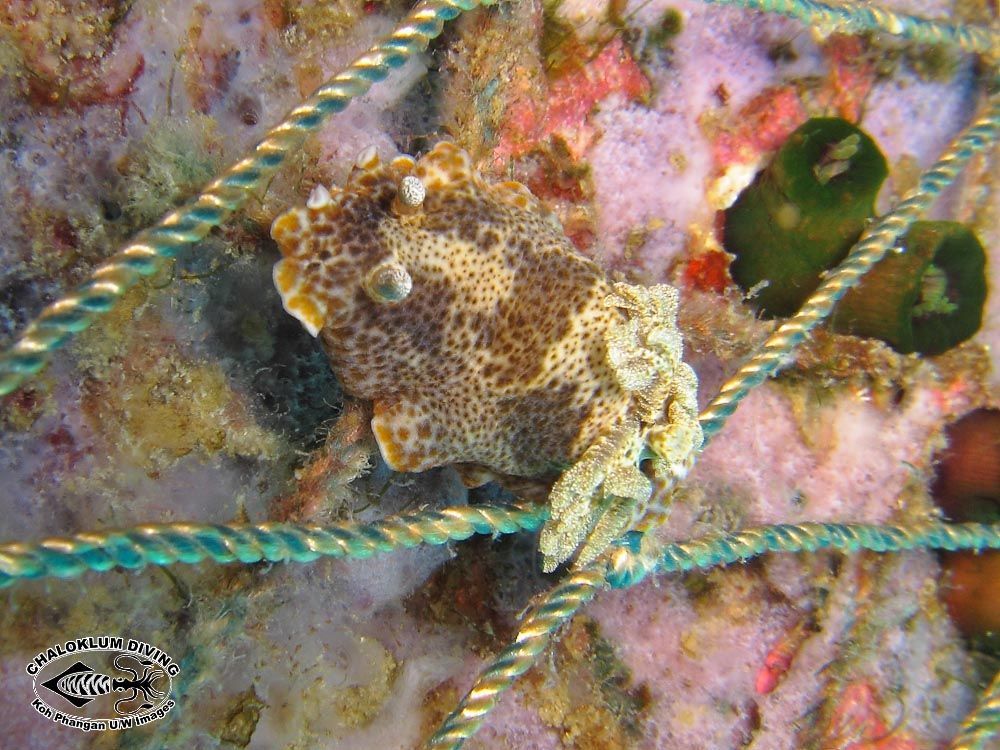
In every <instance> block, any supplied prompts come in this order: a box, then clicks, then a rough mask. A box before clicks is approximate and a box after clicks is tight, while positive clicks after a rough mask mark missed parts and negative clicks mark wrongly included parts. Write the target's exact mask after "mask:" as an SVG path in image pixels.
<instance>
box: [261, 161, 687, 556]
mask: <svg viewBox="0 0 1000 750" xmlns="http://www.w3.org/2000/svg"><path fill="white" fill-rule="evenodd" d="M271 235H272V237H273V238H274V239H275V241H276V242H277V244H278V247H279V249H280V250H281V253H282V256H283V257H282V259H281V260H280V261H278V263H277V264H276V265H275V267H274V282H275V285H276V286H277V288H278V291H279V292H280V294H281V299H282V302H283V304H284V306H285V309H286V310H287V311H288V312H289V313H290V314H292V315H293V316H295V317H296V318H297V319H298V320H299V321H301V322H302V324H303V325H304V326H305V328H306V329H307V330H308V331H309V332H310V333H311V334H312V335H313V336H318V337H319V338H320V340H321V341H322V344H323V346H324V348H325V350H326V352H327V354H328V356H329V358H330V362H331V366H332V367H333V369H334V371H335V372H336V373H337V375H338V377H339V378H340V380H341V382H342V384H343V387H344V390H345V391H346V392H348V393H350V394H351V395H353V396H356V397H359V398H362V399H365V400H369V401H371V402H372V404H373V414H374V416H373V419H372V430H373V432H374V435H375V439H376V442H377V443H378V447H379V450H380V452H381V453H382V456H383V458H384V459H385V461H386V463H387V464H388V465H389V467H390V468H392V469H394V470H397V471H407V472H413V471H423V470H425V469H429V468H432V467H435V466H442V465H446V464H455V465H459V466H460V467H465V468H466V469H476V468H483V469H486V470H488V471H489V472H495V473H496V474H498V475H508V476H514V477H546V476H555V475H557V474H558V473H559V472H563V470H565V469H568V470H567V471H565V472H563V473H562V476H561V478H560V479H558V480H557V481H556V483H555V486H554V487H553V490H552V493H551V495H550V502H551V506H552V507H551V514H550V519H549V521H548V522H547V523H546V527H545V529H543V533H542V539H541V548H542V552H543V554H544V556H545V567H546V569H552V568H554V567H555V566H556V565H558V564H559V563H560V562H562V561H564V560H566V559H568V558H569V557H570V556H571V555H572V554H573V552H574V551H575V550H577V548H578V547H580V545H581V543H583V549H582V551H581V554H582V555H585V556H586V558H587V559H591V558H593V557H594V556H596V555H597V554H599V553H600V552H601V551H602V550H603V548H604V547H605V546H606V545H607V543H609V542H610V541H611V540H612V539H613V538H615V537H616V536H618V535H620V533H621V532H622V531H624V530H625V528H626V527H627V526H628V524H629V523H630V522H631V520H632V519H633V518H634V516H635V514H636V513H638V512H641V510H642V509H643V508H644V507H645V504H646V502H648V499H649V497H650V494H651V491H652V487H653V484H652V482H651V480H650V479H649V478H647V476H646V473H645V472H650V473H652V474H653V475H655V476H654V478H656V476H665V477H667V478H668V479H670V478H675V477H678V476H681V475H683V473H684V472H685V471H686V470H687V467H688V466H689V465H690V462H691V460H692V458H693V455H694V453H695V451H696V450H697V448H698V447H699V446H700V444H701V431H700V428H699V427H698V422H697V405H696V401H695V391H696V387H697V383H696V380H695V375H694V372H693V371H692V370H691V368H690V367H689V366H688V365H686V364H685V363H684V362H683V361H682V359H681V350H682V342H681V336H680V334H679V332H678V330H677V325H676V308H677V293H676V291H675V290H674V289H672V288H671V287H668V286H665V285H661V286H655V287H650V288H648V289H647V288H641V287H632V286H629V285H626V284H613V283H611V282H610V281H609V280H608V279H607V278H606V276H605V274H604V273H603V272H602V270H601V269H600V267H599V266H597V264H596V263H594V262H593V261H591V260H589V259H587V258H584V257H583V256H581V255H579V254H578V253H577V252H576V251H575V250H574V249H573V247H572V245H571V244H570V242H569V241H568V240H567V238H566V237H565V235H564V233H563V230H562V227H561V225H560V224H559V221H558V219H556V218H555V216H554V215H553V214H551V213H550V212H548V211H547V210H546V209H545V208H544V207H543V206H542V204H541V203H540V202H539V201H538V199H536V198H535V197H534V196H533V195H532V194H531V192H530V191H529V190H528V189H527V188H526V187H524V186H523V185H521V184H519V183H516V182H501V183H491V182H488V181H487V180H485V179H484V178H483V177H482V176H481V175H480V174H479V173H478V172H476V170H475V169H473V166H472V162H471V158H470V157H469V155H468V154H466V153H465V152H464V151H462V150H461V149H460V148H458V147H457V146H455V145H454V144H451V143H447V142H445V143H440V144H438V145H437V146H436V147H435V148H434V149H432V150H431V151H430V152H429V153H428V154H426V155H425V156H423V157H422V158H421V159H420V160H419V161H415V160H413V159H411V158H409V157H406V156H403V157H398V158H396V159H394V160H392V161H391V162H388V163H383V162H382V161H380V160H379V158H378V156H377V155H376V153H375V152H374V150H371V149H369V150H367V151H366V152H364V153H363V154H362V155H361V156H360V157H359V158H358V162H357V165H356V167H355V169H354V171H353V172H352V174H351V176H350V177H349V179H348V180H347V183H346V185H345V186H344V187H343V189H338V188H329V189H328V188H325V187H323V186H317V187H316V188H315V189H314V190H313V192H312V194H311V195H310V196H309V199H308V201H307V202H306V205H305V207H300V208H294V209H292V210H290V211H288V212H286V213H284V214H282V215H281V216H279V217H278V218H277V219H275V221H274V224H273V225H272V228H271ZM647 460H649V462H650V464H649V466H645V465H643V462H646V461H647ZM644 470H645V472H644Z"/></svg>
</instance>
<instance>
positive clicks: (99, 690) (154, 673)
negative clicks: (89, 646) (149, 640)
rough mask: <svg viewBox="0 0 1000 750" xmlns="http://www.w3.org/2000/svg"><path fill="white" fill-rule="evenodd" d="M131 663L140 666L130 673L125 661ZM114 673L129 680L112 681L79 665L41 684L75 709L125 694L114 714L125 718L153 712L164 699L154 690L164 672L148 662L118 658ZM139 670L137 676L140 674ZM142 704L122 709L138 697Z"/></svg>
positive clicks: (162, 694)
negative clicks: (121, 674)
mask: <svg viewBox="0 0 1000 750" xmlns="http://www.w3.org/2000/svg"><path fill="white" fill-rule="evenodd" d="M126 660H131V661H133V662H135V663H136V664H138V665H139V669H133V668H132V667H130V666H128V665H127V664H126V663H125V661H126ZM114 665H115V669H117V670H118V671H119V672H127V673H130V674H131V675H132V676H131V677H112V676H111V675H107V674H102V673H100V672H95V671H94V670H93V669H92V668H91V667H89V666H87V665H86V664H84V663H83V662H82V661H78V662H76V663H75V664H73V665H72V666H70V667H67V668H66V669H64V670H63V671H62V672H60V673H59V674H57V675H56V676H55V677H52V678H51V679H48V680H46V681H45V682H42V683H40V684H41V685H42V687H44V688H47V689H48V690H50V691H52V692H53V693H55V694H56V695H58V696H60V697H61V698H63V699H64V700H67V701H69V702H70V703H71V704H73V705H74V706H75V707H76V708H82V707H83V706H86V705H87V704H88V703H90V702H91V701H92V700H94V699H95V698H100V697H101V696H103V695H110V694H111V693H119V692H122V693H123V692H125V691H128V693H129V694H128V695H127V696H125V697H123V698H119V699H118V700H116V701H115V712H116V713H117V714H119V715H120V716H128V715H130V714H136V713H139V712H141V711H145V710H148V709H150V708H153V705H154V703H155V702H156V701H158V700H160V699H162V698H164V697H165V696H166V693H165V692H161V691H159V690H157V689H156V688H155V687H154V686H153V683H154V682H156V681H157V680H158V679H160V678H162V677H166V674H167V673H166V672H164V671H163V670H162V669H160V668H159V667H158V666H157V665H156V664H154V663H153V662H152V661H149V660H148V659H140V658H138V657H136V656H133V655H132V654H124V653H123V654H118V656H116V657H115V660H114ZM140 669H141V670H142V675H141V676H140V674H139V670H140ZM140 695H141V696H142V698H143V701H142V703H141V704H140V705H139V706H137V707H135V708H133V709H131V710H129V709H127V708H125V705H126V704H128V703H132V702H133V701H135V700H136V699H138V698H139V697H140Z"/></svg>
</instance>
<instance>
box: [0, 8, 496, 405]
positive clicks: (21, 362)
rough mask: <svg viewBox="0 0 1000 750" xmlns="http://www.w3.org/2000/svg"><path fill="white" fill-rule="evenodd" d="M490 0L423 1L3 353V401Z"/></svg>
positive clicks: (0, 363)
mask: <svg viewBox="0 0 1000 750" xmlns="http://www.w3.org/2000/svg"><path fill="white" fill-rule="evenodd" d="M492 1H493V0H422V1H421V2H420V3H418V4H417V5H416V6H415V7H414V9H413V10H412V11H411V12H410V14H409V15H408V16H407V17H406V18H405V19H403V22H402V24H401V25H400V26H399V27H398V28H397V29H396V30H395V31H394V32H393V33H392V34H391V35H389V36H388V37H386V38H385V39H384V40H382V41H381V42H379V43H378V44H376V45H375V46H374V47H372V48H371V49H370V50H368V51H367V52H365V53H364V54H363V55H361V56H360V57H359V58H357V59H356V60H355V61H354V62H353V63H351V64H350V65H349V66H348V67H347V68H346V69H345V70H343V71H342V72H340V73H338V74H337V75H335V76H334V77H333V78H332V79H330V80H329V81H328V82H327V83H325V84H323V85H322V86H320V87H319V88H318V89H317V90H316V91H315V92H314V93H313V94H312V96H310V97H309V98H308V99H307V100H306V101H304V102H303V103H302V104H300V105H298V106H297V107H295V108H294V109H293V110H292V111H291V112H289V113H288V116H287V117H286V118H285V120H284V121H283V122H281V123H279V124H278V125H276V126H275V127H273V128H271V130H269V131H268V132H267V134H266V135H265V136H264V138H263V139H262V140H261V141H260V142H259V143H258V144H257V145H256V146H255V147H254V149H253V151H252V152H251V153H250V155H249V156H247V157H246V158H244V159H241V160H240V161H238V162H236V163H235V164H233V165H232V166H231V167H229V169H227V170H226V171H225V172H223V173H222V175H221V176H220V177H218V178H217V179H216V180H214V181H213V182H211V183H210V184H209V185H208V186H207V187H205V188H204V190H203V191H202V193H201V195H199V196H198V197H197V198H195V199H194V200H192V201H190V202H189V203H187V204H185V205H184V206H182V207H181V208H179V209H177V210H176V211H173V212H171V213H169V214H167V215H166V216H165V217H163V218H162V219H161V220H160V222H159V224H157V225H155V226H153V227H151V228H149V229H147V230H145V231H143V232H140V233H139V234H138V235H137V236H136V237H135V238H134V239H133V240H132V241H131V242H129V243H128V244H127V245H126V246H125V247H124V248H122V249H121V250H120V251H119V252H118V253H116V254H115V255H113V256H112V257H111V258H109V259H108V260H106V261H104V262H103V263H102V264H101V265H99V266H98V267H97V268H96V269H94V271H93V272H92V273H91V275H90V278H89V279H88V280H87V281H86V282H84V283H83V284H82V285H80V286H79V287H77V289H76V290H75V291H73V292H71V293H69V294H67V295H66V296H65V297H63V298H62V299H60V300H57V301H56V302H53V303H52V304H50V305H49V306H48V307H46V308H45V309H44V310H42V312H41V314H40V315H39V316H38V318H36V319H35V320H34V322H32V323H31V325H29V326H28V328H27V329H26V330H25V331H24V333H22V334H21V336H20V338H18V339H17V340H16V341H15V342H14V343H13V344H12V345H10V346H9V347H8V348H7V349H6V350H4V351H3V352H2V353H0V396H3V395H6V394H8V393H11V392H12V391H14V390H15V389H16V388H19V387H20V386H21V385H22V384H24V383H25V381H27V380H28V379H30V378H31V377H32V376H34V375H35V374H37V373H38V372H39V371H40V370H41V369H42V368H43V367H45V365H46V363H47V362H48V360H49V357H50V356H51V355H52V353H53V352H54V351H55V350H56V349H58V348H59V347H61V346H62V345H63V344H65V343H66V342H67V341H69V339H70V338H71V337H72V336H73V335H74V334H76V333H79V332H80V331H82V330H84V329H85V328H87V327H88V326H89V325H90V324H91V323H92V322H93V321H94V320H95V319H96V318H97V316H98V315H102V314H104V313H106V312H108V311H109V310H111V309H112V308H113V307H114V306H115V304H117V302H118V301H119V299H121V297H122V295H124V294H125V292H127V291H128V290H129V289H131V288H132V287H133V286H135V284H137V283H138V281H139V279H140V278H141V277H143V276H148V275H150V274H152V273H154V272H155V271H156V270H157V269H159V268H160V267H161V266H162V265H163V264H164V263H165V262H166V261H168V260H170V259H172V258H174V257H175V256H176V255H177V253H178V252H179V251H180V250H181V249H183V248H184V247H185V246H187V245H191V244H193V243H195V242H197V241H199V240H201V239H203V238H204V237H205V236H206V235H207V234H208V233H209V231H211V230H212V229H213V228H214V227H217V226H219V225H220V224H221V223H222V222H223V221H225V220H226V218H227V217H228V216H229V215H230V214H231V213H233V212H234V211H235V210H237V209H238V208H239V207H240V206H242V205H243V203H244V202H245V201H246V200H247V198H248V197H249V196H250V194H251V193H252V192H253V191H255V190H257V189H258V188H259V187H260V186H261V185H263V184H264V183H265V181H266V180H267V179H268V178H269V177H270V175H271V174H273V173H274V172H275V171H276V170H277V168H278V167H279V166H280V165H281V164H282V163H283V162H284V161H285V159H286V158H287V157H288V155H289V154H291V153H292V152H294V151H295V150H296V149H298V148H299V146H301V145H302V142H303V141H304V140H305V138H306V136H307V135H309V134H310V133H311V132H312V131H314V130H316V129H317V128H318V127H319V126H320V125H321V124H322V123H323V122H324V121H325V120H326V118H327V117H328V116H329V115H331V114H333V113H335V112H340V111H342V110H343V109H345V108H346V107H347V105H348V104H349V103H350V101H351V100H352V99H355V98H357V97H358V96H361V95H362V94H364V93H365V92H366V91H368V89H369V88H371V85H372V84H373V83H375V82H376V81H381V80H382V79H384V78H385V77H387V76H388V75H389V72H390V71H391V70H392V69H393V68H398V67H400V66H401V65H403V63H405V62H406V61H407V60H408V59H409V58H411V57H412V56H413V55H414V54H416V53H417V52H420V51H421V50H423V49H426V47H427V44H428V43H429V42H430V40H432V39H434V38H435V37H436V36H438V34H440V33H441V30H442V27H443V25H444V22H445V21H449V20H451V19H452V18H455V17H456V16H457V15H458V14H459V13H462V12H463V11H467V10H472V9H473V8H475V7H476V6H478V5H480V4H489V3H490V2H492Z"/></svg>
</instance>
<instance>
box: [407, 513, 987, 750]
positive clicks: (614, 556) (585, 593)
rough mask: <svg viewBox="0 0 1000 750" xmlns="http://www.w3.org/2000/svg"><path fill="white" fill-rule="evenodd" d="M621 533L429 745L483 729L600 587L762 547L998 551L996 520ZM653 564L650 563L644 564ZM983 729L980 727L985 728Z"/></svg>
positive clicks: (542, 611)
mask: <svg viewBox="0 0 1000 750" xmlns="http://www.w3.org/2000/svg"><path fill="white" fill-rule="evenodd" d="M631 541H635V538H634V537H633V538H629V537H626V539H625V540H624V543H623V544H622V545H621V546H619V547H617V548H616V549H615V550H614V551H613V552H612V553H611V556H610V560H608V559H607V558H602V559H599V560H596V561H594V562H592V563H591V564H590V565H587V566H585V567H583V568H581V569H579V570H575V571H573V572H572V573H571V574H570V575H569V576H568V577H567V578H566V580H565V581H563V582H562V583H561V584H560V585H559V586H557V587H556V588H555V589H553V590H552V591H551V592H548V593H547V594H546V595H545V596H544V597H543V598H542V599H541V601H540V602H539V603H538V604H537V605H536V606H535V607H534V608H533V609H532V611H531V613H530V614H529V615H528V617H526V618H525V621H524V624H523V625H522V627H521V629H520V630H519V631H518V634H517V638H516V639H515V641H514V643H512V644H511V645H510V646H508V647H507V648H505V649H504V650H503V651H501V652H500V654H499V656H497V658H496V659H495V660H494V661H493V663H492V664H490V665H489V666H488V667H487V668H486V669H484V670H483V671H482V672H481V673H480V675H479V677H478V678H477V679H476V682H475V684H474V685H473V686H472V688H471V689H470V690H469V692H468V693H467V694H466V696H465V698H464V699H463V700H462V702H461V703H460V704H459V705H458V707H457V708H456V709H455V710H454V711H453V712H452V713H451V714H449V716H448V717H447V718H446V719H445V721H444V723H443V724H442V725H441V728H440V729H438V731H437V732H436V733H435V734H434V735H433V736H432V737H431V739H430V740H429V741H428V743H427V747H429V748H436V749H439V750H443V749H445V748H447V750H457V749H458V748H459V747H461V746H462V744H463V743H464V742H465V741H466V740H467V739H469V738H470V737H472V736H473V735H474V734H475V733H476V732H477V731H478V730H479V728H480V727H481V726H482V724H483V721H484V720H485V718H486V714H487V713H489V711H491V710H492V709H493V707H494V706H496V704H497V702H498V701H499V699H500V695H501V694H502V693H503V692H504V691H506V690H508V689H509V688H510V687H511V686H512V685H513V683H514V681H515V680H516V679H517V678H518V677H520V676H521V675H523V674H524V673H525V672H527V671H528V670H529V669H531V667H532V666H533V665H534V664H535V662H536V661H537V660H538V657H539V656H540V655H541V654H542V652H543V651H544V649H545V647H546V646H547V645H548V643H549V641H550V640H551V639H552V637H553V635H554V634H555V632H556V631H557V630H558V629H559V628H560V627H562V626H563V624H565V623H566V622H568V621H569V620H570V619H571V618H572V617H573V616H574V615H575V614H576V613H577V612H578V611H579V610H580V608H581V607H582V606H583V605H584V604H586V603H587V602H589V601H590V600H591V599H593V598H594V596H595V595H596V593H597V592H598V591H599V590H600V589H601V588H602V587H603V586H605V585H609V586H611V587H613V588H626V587H629V586H634V585H635V584H637V583H638V582H639V581H641V580H642V579H643V578H645V576H646V575H647V574H648V573H651V572H657V573H673V572H681V571H687V570H692V569H694V568H712V567H718V566H723V565H728V564H730V563H733V562H736V561H738V560H748V559H750V558H751V557H756V556H758V555H762V554H764V553H766V552H802V551H810V552H813V551H816V550H819V549H841V550H845V551H856V550H859V549H867V550H872V551H875V552H898V551H902V550H912V549H947V550H956V549H975V550H981V549H986V548H990V549H1000V524H996V525H989V524H981V523H963V524H948V523H943V522H940V521H927V522H923V523H919V524H915V525H913V526H878V525H874V524H836V523H802V524H794V525H793V524H781V525H776V526H762V527H759V528H752V529H746V530H744V531H739V532H736V533H733V534H726V535H724V536H718V535H712V536H707V537H703V538H700V539H695V540H692V541H689V542H681V543H675V544H667V545H665V546H664V547H662V548H661V549H660V554H659V556H658V557H650V556H647V555H644V554H642V553H640V552H639V550H638V546H637V545H632V544H629V542H631ZM651 560H652V561H653V562H652V563H650V562H649V561H651ZM984 731H985V730H984Z"/></svg>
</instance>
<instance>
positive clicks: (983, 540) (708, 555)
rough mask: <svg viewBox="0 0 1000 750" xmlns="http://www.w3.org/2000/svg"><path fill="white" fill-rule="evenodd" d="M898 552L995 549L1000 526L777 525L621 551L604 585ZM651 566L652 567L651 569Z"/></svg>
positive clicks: (614, 557)
mask: <svg viewBox="0 0 1000 750" xmlns="http://www.w3.org/2000/svg"><path fill="white" fill-rule="evenodd" d="M821 549H838V550H844V551H845V552H856V551H858V550H862V549H864V550H871V551H873V552H902V551H904V550H914V549H945V550H959V549H962V550H966V549H968V550H977V551H978V550H984V549H1000V523H997V524H985V523H945V522H943V521H923V522H920V523H916V524H911V525H908V526H882V525H878V524H852V523H800V524H778V525H775V526H761V527H757V528H750V529H744V530H743V531H737V532H733V533H731V534H725V535H721V536H720V535H710V536H706V537H702V538H700V539H695V540H692V541H688V542H675V543H670V544H665V545H663V546H662V547H660V549H659V553H658V555H657V556H655V557H652V556H649V555H638V554H635V553H634V552H633V550H632V549H630V548H627V547H622V548H620V549H617V550H615V552H614V554H613V555H612V564H611V570H610V571H609V574H608V583H609V584H610V585H611V586H612V587H614V588H624V587H626V586H632V585H634V584H636V583H638V582H639V581H641V580H642V579H643V578H644V577H645V576H646V575H647V574H648V573H650V572H657V573H677V572H683V571H688V570H693V569H695V568H715V567H720V566H724V565H729V564H731V563H734V562H737V561H746V560H749V559H750V558H753V557H758V556H760V555H763V554H765V553H767V552H815V551H816V550H821ZM650 560H652V561H654V562H652V563H650V562H649V561H650Z"/></svg>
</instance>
